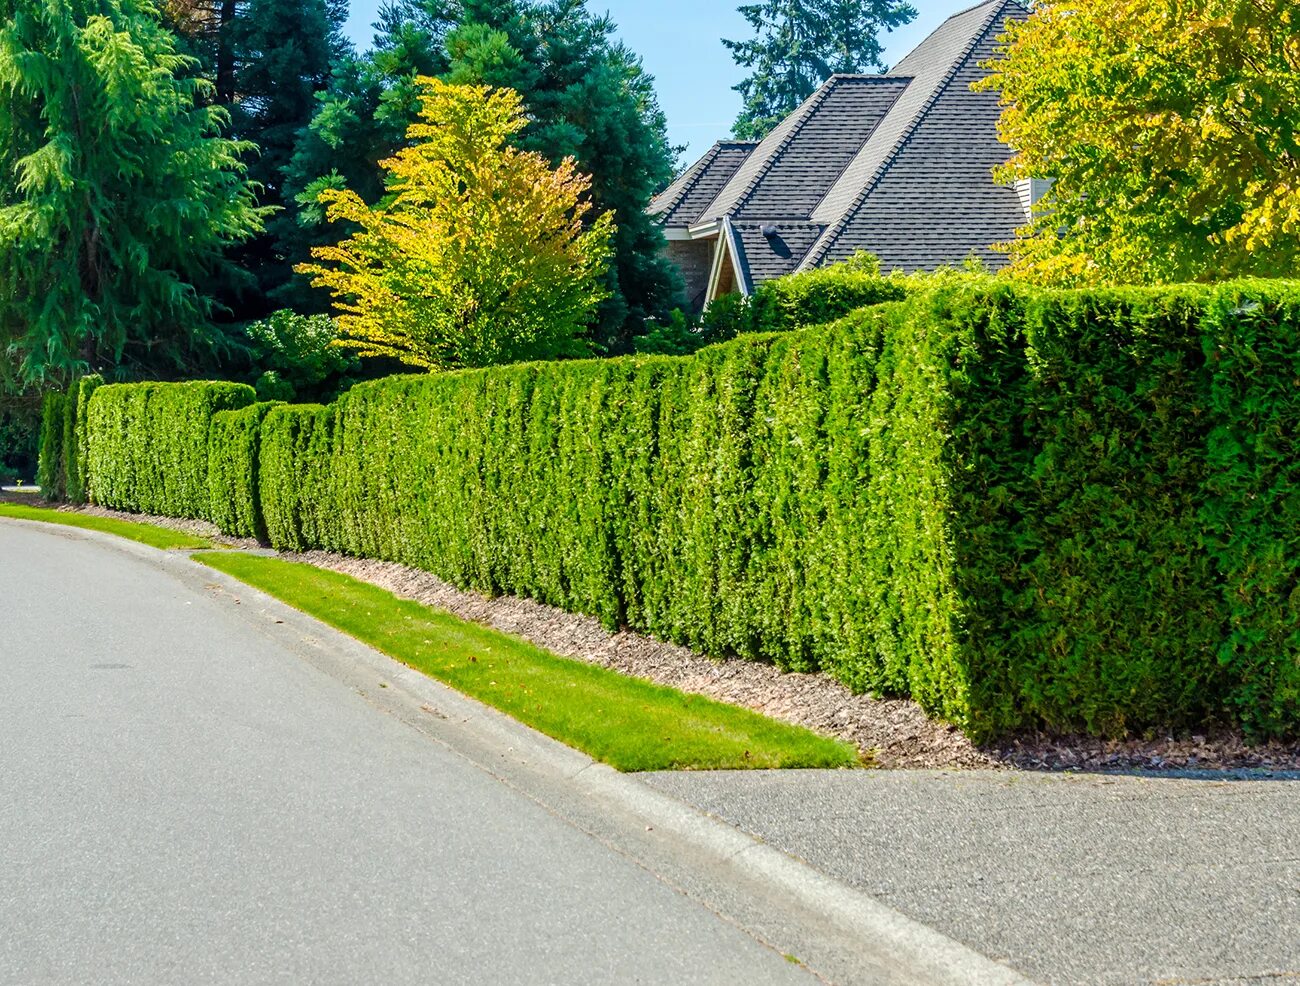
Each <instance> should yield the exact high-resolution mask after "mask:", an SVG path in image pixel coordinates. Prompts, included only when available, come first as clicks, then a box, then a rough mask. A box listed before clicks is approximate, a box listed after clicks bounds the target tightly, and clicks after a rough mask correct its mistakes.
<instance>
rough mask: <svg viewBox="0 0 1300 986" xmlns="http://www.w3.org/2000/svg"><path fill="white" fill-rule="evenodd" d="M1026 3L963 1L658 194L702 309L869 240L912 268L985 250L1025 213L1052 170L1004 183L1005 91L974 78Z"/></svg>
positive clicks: (712, 153)
mask: <svg viewBox="0 0 1300 986" xmlns="http://www.w3.org/2000/svg"><path fill="white" fill-rule="evenodd" d="M1028 16H1029V11H1028V9H1027V8H1026V7H1025V6H1023V5H1022V4H1021V3H1019V2H1017V0H987V2H985V3H982V4H980V5H978V6H975V7H971V8H969V9H968V10H964V11H962V12H961V13H958V14H954V15H953V16H952V17H950V18H949V19H948V20H947V21H945V22H944V23H943V24H942V25H941V26H940V27H939V28H938V29H937V30H936V31H935V32H934V33H933V34H931V35H930V36H929V37H928V38H926V39H925V41H923V42H922V43H921V44H920V45H919V46H918V47H917V48H916V49H915V50H914V51H913V52H912V53H911V54H910V55H908V56H907V57H906V58H904V59H903V60H902V61H901V62H899V63H898V65H897V66H896V67H895V68H894V70H893V71H892V72H889V73H888V74H885V75H836V76H833V77H832V78H831V79H830V80H828V81H827V82H826V84H825V85H824V86H822V87H821V89H819V90H818V91H817V92H816V93H814V94H813V95H812V96H811V97H809V98H808V100H807V101H806V102H805V103H804V104H803V105H802V106H800V107H799V108H798V109H797V110H795V111H794V112H793V113H792V114H790V116H789V117H787V118H786V119H785V120H784V121H783V122H782V123H781V124H780V125H779V126H778V127H777V128H776V129H775V130H773V131H772V133H771V134H769V135H768V136H767V137H766V138H765V139H764V140H762V141H761V142H753V141H735V140H724V141H720V142H719V143H717V144H715V145H714V146H713V147H712V148H710V149H709V151H708V153H707V154H705V155H704V157H702V158H701V159H700V160H699V161H698V162H696V164H695V165H694V166H693V167H691V168H689V169H688V170H687V171H686V172H685V173H684V174H683V175H682V176H681V177H680V178H678V179H677V181H675V182H673V184H672V185H671V186H669V187H668V188H667V189H666V190H665V191H664V192H663V193H662V194H660V195H659V196H658V197H657V198H656V199H655V200H654V201H653V202H652V203H651V205H650V212H651V213H652V214H653V215H656V216H658V217H659V220H660V222H661V223H662V225H663V228H664V232H665V234H666V236H667V239H668V250H669V255H670V256H671V257H672V258H673V260H674V261H675V262H676V263H677V265H678V267H679V268H680V269H681V272H682V274H683V276H684V277H685V280H686V284H687V292H688V296H689V297H690V298H691V300H692V305H693V307H694V308H695V310H697V311H698V310H700V309H701V308H703V307H704V305H706V304H707V303H708V302H710V301H712V300H713V299H714V298H717V297H719V296H720V295H725V294H730V293H733V292H740V293H743V294H749V293H751V292H752V291H753V289H754V286H755V285H757V284H759V283H761V282H763V281H765V280H768V279H769V278H773V277H780V276H782V275H784V274H790V273H794V272H796V271H804V270H809V269H810V268H814V267H820V266H823V265H825V264H831V263H835V262H837V261H841V260H845V259H847V258H849V257H851V256H853V254H855V253H857V252H858V251H859V250H867V251H870V252H871V253H873V254H875V255H876V256H878V257H879V258H880V261H881V264H882V266H883V267H884V269H885V270H902V271H905V272H912V271H918V270H930V269H933V268H936V267H940V266H943V265H945V264H959V263H961V262H963V261H964V260H966V259H967V258H969V257H971V256H972V255H973V256H976V257H979V258H980V259H981V260H983V261H984V262H985V263H986V264H987V265H989V266H990V267H998V266H1001V265H1002V264H1003V263H1005V260H1004V258H1003V256H1002V255H1001V254H998V253H996V252H994V251H993V250H992V249H991V247H992V245H993V244H994V243H999V242H1003V241H1006V240H1008V239H1010V238H1011V237H1012V235H1013V234H1014V233H1015V231H1016V229H1017V228H1019V227H1020V226H1023V225H1024V224H1025V222H1026V220H1027V219H1028V217H1029V213H1030V209H1031V206H1032V204H1033V202H1034V201H1036V200H1037V198H1038V197H1039V196H1040V195H1041V194H1042V192H1043V190H1044V188H1043V187H1042V186H1043V183H1040V182H1034V183H1032V185H1030V184H1029V183H1024V186H1023V187H1013V186H1008V185H999V184H996V183H995V182H994V180H993V175H992V172H993V169H994V168H995V167H996V166H997V165H999V164H1002V163H1003V162H1005V161H1006V160H1007V157H1008V156H1009V150H1008V148H1007V146H1006V145H1005V144H1003V143H1002V142H1001V141H1000V140H999V139H998V135H997V121H998V116H999V109H998V96H997V93H995V92H972V91H971V88H970V86H971V83H972V82H974V81H975V80H977V79H979V78H981V77H982V76H984V75H985V74H986V73H985V71H984V70H983V69H981V68H980V63H981V62H984V61H987V60H989V59H991V58H993V57H994V55H995V50H994V49H995V47H996V44H997V37H998V35H999V34H1001V33H1002V32H1003V30H1004V29H1005V25H1006V23H1007V22H1008V21H1009V20H1011V19H1024V18H1026V17H1028Z"/></svg>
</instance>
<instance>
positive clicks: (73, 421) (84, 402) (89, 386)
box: [63, 373, 104, 504]
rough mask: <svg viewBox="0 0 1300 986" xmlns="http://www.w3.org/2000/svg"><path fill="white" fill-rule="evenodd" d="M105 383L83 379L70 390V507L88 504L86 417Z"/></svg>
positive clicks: (66, 468)
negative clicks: (93, 395) (92, 399)
mask: <svg viewBox="0 0 1300 986" xmlns="http://www.w3.org/2000/svg"><path fill="white" fill-rule="evenodd" d="M103 382H104V378H103V377H101V376H100V375H99V374H97V373H96V374H91V375H89V376H84V377H79V378H77V379H76V380H73V382H72V384H71V386H69V387H68V393H67V397H66V398H65V400H64V407H63V486H64V492H65V494H66V496H67V500H68V502H69V503H74V504H82V503H85V502H86V495H87V491H86V456H87V444H86V414H87V408H88V406H89V404H90V398H91V395H92V394H94V392H95V390H96V389H97V388H98V387H99V386H100V385H101V384H103Z"/></svg>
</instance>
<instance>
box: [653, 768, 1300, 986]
mask: <svg viewBox="0 0 1300 986" xmlns="http://www.w3.org/2000/svg"><path fill="white" fill-rule="evenodd" d="M647 779H648V780H649V782H650V783H651V784H653V786H655V787H656V788H658V789H659V790H662V791H665V792H668V793H671V794H673V795H675V796H677V797H680V798H683V799H685V800H686V801H688V802H690V803H691V804H693V805H695V806H697V807H699V808H702V809H703V810H705V811H708V812H710V813H713V814H715V815H717V816H718V817H720V818H722V819H725V820H726V821H728V822H731V823H733V824H735V825H738V826H740V827H741V828H743V829H745V830H746V831H748V832H751V833H753V834H755V835H757V836H760V837H761V838H762V839H764V840H765V841H766V842H768V843H770V844H771V845H773V846H775V847H777V848H779V849H782V850H784V851H785V852H787V853H790V854H792V855H795V856H798V857H800V858H802V859H804V860H806V861H808V862H809V863H811V864H812V865H813V866H815V867H817V868H818V869H820V870H822V871H824V872H826V873H828V874H831V875H833V876H835V877H836V878H838V879H840V880H842V881H844V882H846V883H848V884H850V885H852V886H853V887H856V888H858V889H860V890H863V891H865V892H866V893H869V894H871V895H872V896H874V897H875V898H877V899H878V900H880V901H883V902H884V903H886V904H889V905H891V906H893V907H895V908H897V909H898V910H900V911H902V912H903V913H904V914H907V915H909V916H910V917H912V918H915V919H917V920H919V921H921V922H923V923H925V924H927V925H930V926H932V927H934V928H937V929H938V930H940V931H942V932H944V933H945V934H947V935H949V936H951V937H953V938H955V939H957V940H959V941H962V942H965V943H966V944H967V945H970V946H972V947H973V948H975V949H976V950H978V951H980V952H982V953H984V954H985V955H988V956H990V957H992V958H994V959H999V960H1003V961H1006V962H1008V963H1009V964H1010V965H1012V966H1013V967H1014V968H1016V969H1018V970H1019V971H1020V972H1022V973H1024V974H1026V975H1027V976H1028V977H1030V978H1032V979H1035V980H1038V981H1041V982H1044V983H1053V984H1056V983H1060V984H1065V983H1071V984H1075V983H1077V984H1080V986H1102V984H1139V983H1144V984H1157V983H1158V984H1161V986H1191V984H1198V986H1204V984H1210V983H1224V984H1226V983H1242V984H1244V983H1251V984H1259V986H1281V984H1286V983H1300V780H1225V779H1222V778H1217V779H1213V778H1212V779H1201V780H1194V779H1174V778H1168V777H1149V776H1148V777H1134V776H1108V775H1102V776H1098V775H1061V774H1053V775H1045V774H1023V773H1012V772H1006V773H987V772H968V773H967V772H938V771H934V772H930V771H927V772H919V771H918V772H902V771H896V772H890V771H858V772H844V771H832V772H824V771H809V772H804V771H799V772H794V771H789V772H785V773H775V772H771V773H756V772H748V773H746V772H734V773H711V774H656V775H652V776H650V777H648V778H647Z"/></svg>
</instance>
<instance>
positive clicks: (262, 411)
mask: <svg viewBox="0 0 1300 986" xmlns="http://www.w3.org/2000/svg"><path fill="white" fill-rule="evenodd" d="M277 406H278V403H277V402H269V401H268V402H264V403H260V404H250V405H248V406H247V407H244V408H240V409H239V410H237V411H218V412H217V413H216V414H214V415H213V416H212V425H211V428H210V429H209V432H208V507H209V512H208V519H209V520H211V521H212V522H213V523H214V524H216V525H217V527H218V528H219V529H220V530H221V531H222V532H223V533H225V534H230V535H232V536H234V537H249V538H253V537H255V538H259V539H264V538H265V537H266V525H265V523H264V522H263V519H262V508H261V498H260V497H259V495H258V490H257V474H258V466H257V464H258V451H259V445H260V441H259V435H260V431H261V428H260V426H261V423H262V419H263V418H265V417H266V415H267V412H268V411H270V410H271V408H273V407H277Z"/></svg>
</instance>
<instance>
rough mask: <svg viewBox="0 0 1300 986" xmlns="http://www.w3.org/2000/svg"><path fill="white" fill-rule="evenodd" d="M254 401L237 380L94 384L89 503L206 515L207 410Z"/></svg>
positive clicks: (166, 513) (209, 414)
mask: <svg viewBox="0 0 1300 986" xmlns="http://www.w3.org/2000/svg"><path fill="white" fill-rule="evenodd" d="M255 399H256V394H255V392H254V390H253V388H252V387H249V386H246V385H244V384H237V383H210V382H207V381H192V382H189V383H136V384H110V385H108V386H104V387H100V388H99V389H98V390H96V391H95V393H94V395H93V396H92V397H91V399H90V404H89V411H88V414H87V427H86V434H87V442H88V444H89V454H88V455H87V463H88V468H89V472H90V494H91V502H93V503H95V504H98V505H99V506H103V507H111V508H113V509H116V510H129V511H132V512H136V513H146V514H159V515H161V516H164V517H193V518H196V519H199V520H210V519H211V509H210V503H211V499H210V493H209V486H208V434H209V429H210V427H211V424H212V418H213V415H215V414H216V413H217V412H219V411H226V410H234V409H236V408H241V407H245V406H247V405H249V404H252V403H253V402H254V400H255Z"/></svg>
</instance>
